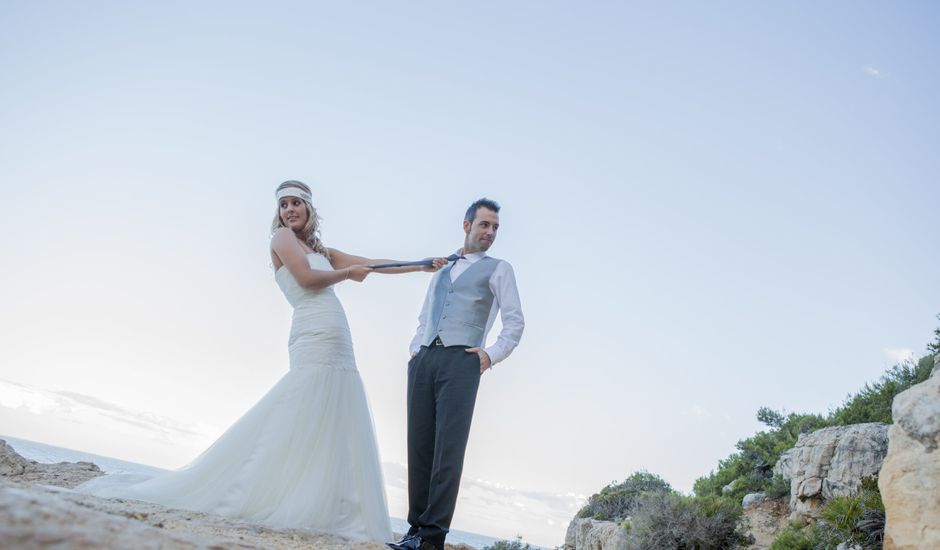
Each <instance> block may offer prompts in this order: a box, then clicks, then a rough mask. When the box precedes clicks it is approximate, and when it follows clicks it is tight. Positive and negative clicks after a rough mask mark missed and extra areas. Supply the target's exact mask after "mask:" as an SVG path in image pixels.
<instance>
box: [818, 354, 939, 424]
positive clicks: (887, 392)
mask: <svg viewBox="0 0 940 550" xmlns="http://www.w3.org/2000/svg"><path fill="white" fill-rule="evenodd" d="M932 369H933V356H932V355H926V356H924V357H921V358H920V360H918V361H917V362H916V363H915V362H914V361H913V360H909V361H905V362H903V363H901V364H899V365H895V366H894V367H892V368H891V369H889V370H888V371H887V372H886V373H885V374H884V375H882V377H881V378H880V379H879V380H878V381H877V382H875V383H873V384H865V387H863V388H862V389H861V390H859V392H858V393H856V394H855V395H852V396H849V397H848V398H846V400H845V403H843V404H842V406H841V407H839V408H837V409H836V410H834V411H832V413H830V415H829V422H830V425H833V426H847V425H849V424H859V423H862V422H884V423H885V424H890V423H891V403H892V401H894V397H895V396H896V395H897V394H899V393H901V392H902V391H904V390H906V389H908V388H910V387H911V386H913V385H915V384H920V383H921V382H923V381H924V380H927V378H929V377H930V371H931V370H932Z"/></svg>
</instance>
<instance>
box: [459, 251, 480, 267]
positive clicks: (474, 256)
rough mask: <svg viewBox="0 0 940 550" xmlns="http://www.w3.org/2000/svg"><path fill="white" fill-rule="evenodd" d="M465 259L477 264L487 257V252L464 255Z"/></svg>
mask: <svg viewBox="0 0 940 550" xmlns="http://www.w3.org/2000/svg"><path fill="white" fill-rule="evenodd" d="M463 257H464V258H465V259H466V260H467V261H468V262H470V263H471V264H473V263H476V262H478V261H480V260H482V259H483V258H485V257H486V252H471V253H469V254H464V255H463Z"/></svg>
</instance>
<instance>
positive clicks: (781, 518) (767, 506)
mask: <svg viewBox="0 0 940 550" xmlns="http://www.w3.org/2000/svg"><path fill="white" fill-rule="evenodd" d="M748 497H751V498H750V499H749V498H748ZM788 501H789V499H788V498H787V497H780V498H767V496H766V495H764V494H763V493H754V494H751V495H747V496H746V497H744V503H743V504H744V517H745V518H747V521H748V525H749V527H748V532H749V533H750V534H751V536H753V537H754V544H753V545H752V546H749V547H748V548H749V549H751V550H767V549H768V548H770V545H771V544H772V543H773V541H774V539H775V538H777V535H779V534H780V532H781V531H783V530H784V529H786V527H787V524H788V523H789V522H788V521H787V518H788V517H789V515H790V507H789V503H788Z"/></svg>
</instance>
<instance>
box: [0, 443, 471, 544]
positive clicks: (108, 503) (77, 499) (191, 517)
mask: <svg viewBox="0 0 940 550" xmlns="http://www.w3.org/2000/svg"><path fill="white" fill-rule="evenodd" d="M97 475H101V471H100V470H99V469H98V467H97V466H95V465H94V464H91V463H89V462H79V463H68V462H64V463H59V464H41V463H36V462H33V461H30V460H27V459H25V458H23V457H22V456H20V455H18V454H17V453H16V452H15V451H14V450H13V449H12V448H11V447H10V446H9V445H7V444H6V443H2V442H0V548H17V549H24V550H29V549H41V548H50V549H51V548H68V549H72V550H85V549H88V550H92V549H94V550H99V549H102V550H108V549H114V550H117V549H125V548H135V549H136V548H139V549H142V550H150V549H153V550H156V549H161V550H183V549H185V550H191V549H200V550H205V549H223V548H225V549H228V548H231V549H249V548H252V549H254V548H258V549H272V550H273V549H280V550H294V549H296V550H300V549H304V550H386V548H385V546H384V545H382V544H375V543H366V542H351V541H349V540H346V539H343V538H340V537H335V536H331V535H327V534H323V533H318V532H315V531H308V530H304V529H280V528H278V529H275V528H270V527H265V526H263V525H259V524H256V523H249V522H244V521H239V520H234V519H231V518H226V517H222V516H216V515H213V514H205V513H201V512H190V511H186V510H174V509H170V508H165V507H163V506H159V505H157V504H150V503H146V502H139V501H133V500H123V499H107V498H100V497H95V496H91V495H85V494H79V493H75V492H73V491H69V490H68V489H64V488H60V487H74V486H75V485H77V484H79V483H81V482H82V481H84V480H86V479H90V478H91V477H95V476H97ZM53 485H58V486H59V487H54V486H53ZM446 547H447V548H446V550H474V549H473V548H472V547H470V546H466V545H458V546H452V545H450V544H448V545H446Z"/></svg>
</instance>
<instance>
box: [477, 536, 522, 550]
mask: <svg viewBox="0 0 940 550" xmlns="http://www.w3.org/2000/svg"><path fill="white" fill-rule="evenodd" d="M532 548H533V547H532V546H530V545H529V544H528V543H523V542H522V537H516V540H513V541H508V540H500V541H496V542H495V543H493V545H492V546H484V547H483V550H531V549H532Z"/></svg>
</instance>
